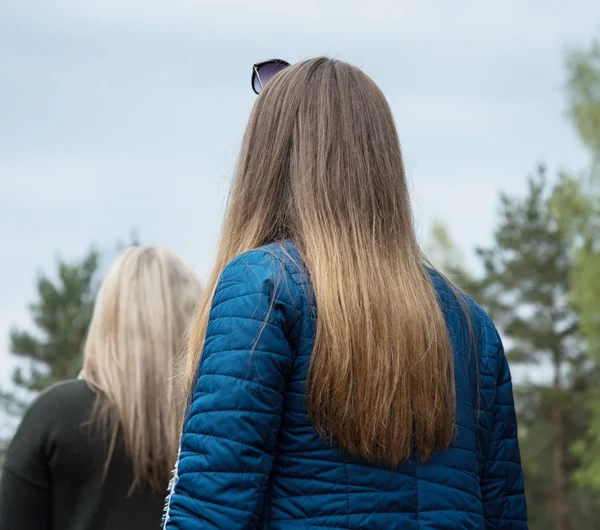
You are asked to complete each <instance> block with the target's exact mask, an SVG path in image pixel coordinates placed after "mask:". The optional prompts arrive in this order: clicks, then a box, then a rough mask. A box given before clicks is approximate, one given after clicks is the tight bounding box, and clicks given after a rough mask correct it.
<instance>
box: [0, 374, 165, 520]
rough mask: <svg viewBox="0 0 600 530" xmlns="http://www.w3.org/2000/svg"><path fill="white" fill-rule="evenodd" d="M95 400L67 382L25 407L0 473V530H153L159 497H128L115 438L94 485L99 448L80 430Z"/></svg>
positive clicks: (125, 464)
mask: <svg viewBox="0 0 600 530" xmlns="http://www.w3.org/2000/svg"><path fill="white" fill-rule="evenodd" d="M95 397H96V394H95V393H94V392H93V391H92V390H91V389H90V388H89V387H88V386H87V384H86V383H85V382H84V381H81V380H78V381H68V382H66V383H61V384H59V385H56V386H54V387H52V388H50V389H49V390H47V391H46V392H44V393H43V394H42V395H41V396H40V397H38V398H37V399H36V400H35V402H34V403H33V405H31V407H30V408H29V410H28V411H27V413H26V414H25V417H24V418H23V421H22V423H21V425H20V427H19V429H18V431H17V433H16V435H15V437H14V439H13V441H12V443H11V445H10V448H9V450H8V453H7V455H6V459H5V461H4V466H3V468H2V478H1V479H0V529H1V530H42V529H43V530H137V529H139V530H151V529H153V528H156V529H159V528H160V525H161V517H162V510H163V506H164V497H165V494H166V491H165V494H156V493H153V492H152V491H149V490H147V489H146V490H143V489H142V488H138V489H136V490H135V491H134V492H133V493H132V494H131V495H130V496H128V493H129V490H130V487H131V485H132V482H133V469H132V466H131V462H130V460H129V458H128V457H127V454H126V452H125V449H124V445H123V441H122V439H119V440H118V443H117V445H116V448H115V452H114V455H113V458H112V461H111V465H110V467H109V470H108V473H107V476H106V479H105V480H104V481H103V480H102V474H103V467H104V461H105V455H106V446H107V444H106V443H105V441H104V439H103V437H102V436H100V435H99V434H98V433H97V430H96V429H91V428H90V426H89V425H85V423H86V422H87V421H88V420H89V418H90V413H91V410H92V406H93V404H94V400H95ZM165 490H166V485H165Z"/></svg>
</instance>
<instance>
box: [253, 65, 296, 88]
mask: <svg viewBox="0 0 600 530" xmlns="http://www.w3.org/2000/svg"><path fill="white" fill-rule="evenodd" d="M288 66H290V63H288V62H287V61H284V60H282V59H269V60H268V61H263V62H262V63H256V64H255V65H254V66H253V67H252V90H254V92H255V93H256V94H259V93H260V91H261V90H262V89H263V88H264V86H265V85H266V84H267V83H268V82H269V80H270V79H271V78H272V77H273V76H274V75H275V74H278V73H279V72H281V71H282V70H284V69H285V68H287V67H288Z"/></svg>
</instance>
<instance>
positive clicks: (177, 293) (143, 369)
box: [0, 247, 200, 530]
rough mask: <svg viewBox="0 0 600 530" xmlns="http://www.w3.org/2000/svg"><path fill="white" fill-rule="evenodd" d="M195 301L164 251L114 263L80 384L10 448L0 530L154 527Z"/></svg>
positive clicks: (173, 440)
mask: <svg viewBox="0 0 600 530" xmlns="http://www.w3.org/2000/svg"><path fill="white" fill-rule="evenodd" d="M199 294H200V286H199V282H198V280H197V278H196V275H195V274H194V272H193V270H192V269H191V268H190V267H189V266H188V265H187V264H186V263H185V262H184V261H183V260H181V259H180V258H179V257H178V256H176V255H175V254H174V253H173V252H171V251H169V250H166V249H163V248H155V247H136V248H130V249H128V250H126V251H125V252H123V254H122V255H121V256H120V257H119V258H118V259H117V261H116V262H115V263H114V264H113V266H112V267H111V269H110V271H109V272H108V274H107V276H106V278H105V279H104V281H103V283H102V286H101V288H100V291H99V293H98V298H97V301H96V305H95V308H94V314H93V317H92V321H91V324H90V328H89V332H88V337H87V340H86V343H85V348H84V362H83V370H82V372H81V376H80V378H79V379H78V380H74V381H67V382H64V383H60V384H58V385H56V386H54V387H52V388H50V389H49V390H47V391H46V392H44V393H43V394H42V395H41V396H39V397H38V398H37V399H36V400H35V402H34V403H33V404H32V405H31V407H30V408H29V410H28V411H27V413H26V414H25V417H24V418H23V421H22V423H21V425H20V427H19V429H18V431H17V433H16V435H15V437H14V439H13V441H12V443H11V446H10V448H9V450H8V453H7V455H6V459H5V461H4V464H3V469H2V481H1V485H0V528H2V529H3V530H4V529H6V530H41V529H44V530H121V529H122V530H136V529H139V530H147V529H149V528H153V527H160V521H161V515H162V510H163V506H164V497H165V494H166V491H167V487H168V483H169V478H170V472H171V470H172V468H173V465H174V463H175V460H176V458H177V446H178V441H179V436H178V430H177V429H178V423H179V422H180V420H179V419H178V418H179V417H180V415H181V414H182V413H183V405H184V403H182V399H181V396H182V393H181V385H180V384H179V383H178V380H177V378H176V377H175V367H176V365H177V363H178V357H179V352H180V351H181V341H182V338H183V336H184V333H185V330H186V328H187V326H188V323H189V320H190V319H191V316H192V314H193V309H194V307H195V303H196V300H197V298H198V296H199ZM183 398H184V400H185V396H183Z"/></svg>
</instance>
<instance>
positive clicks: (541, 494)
mask: <svg viewBox="0 0 600 530" xmlns="http://www.w3.org/2000/svg"><path fill="white" fill-rule="evenodd" d="M592 209H593V206H592V202H591V201H590V199H589V196H588V195H586V193H585V192H584V179H583V178H582V177H579V176H574V175H569V174H560V175H558V178H557V179H556V180H555V182H554V183H553V184H552V185H550V183H549V180H548V178H547V175H546V171H545V169H544V168H543V167H540V168H538V171H537V173H536V174H535V175H534V176H533V177H532V178H530V179H529V181H528V188H527V192H526V194H525V196H524V197H511V196H508V195H506V194H502V195H501V197H500V208H499V219H498V224H497V226H496V230H495V232H494V238H493V242H492V244H491V245H490V246H488V247H486V248H481V249H478V251H477V255H478V256H479V258H480V260H481V263H482V265H483V271H484V272H483V275H482V276H481V277H479V278H477V277H474V275H473V274H470V273H469V272H468V271H467V270H465V267H464V265H463V262H462V257H461V253H460V252H459V251H458V250H457V249H456V247H455V245H454V244H453V243H452V240H451V238H450V236H449V234H448V232H447V231H446V230H445V228H444V226H443V225H442V224H441V223H438V224H437V225H436V226H435V227H434V230H433V233H432V241H433V244H432V245H431V249H430V250H429V251H428V254H429V255H430V256H433V257H434V259H433V261H434V262H435V263H436V264H437V265H438V266H440V267H441V268H442V270H444V271H445V272H447V273H448V275H449V276H450V277H451V278H453V279H454V278H460V279H462V283H460V282H459V284H460V285H469V286H470V293H471V294H472V295H473V296H474V298H475V299H476V300H477V301H478V302H480V303H481V304H482V305H483V306H484V307H485V308H486V310H487V311H488V312H489V313H490V315H491V316H492V318H493V319H494V320H495V322H496V324H497V325H498V326H499V327H500V329H501V331H502V332H503V336H504V338H505V346H506V351H507V356H508V358H509V359H510V361H511V363H512V364H513V365H514V364H515V363H521V364H522V367H521V368H520V370H516V371H515V372H516V373H517V374H520V377H519V376H517V377H516V378H515V398H516V403H517V413H518V415H519V427H520V431H519V437H520V444H521V452H522V461H523V469H524V473H525V480H526V490H527V491H526V493H527V500H528V506H529V514H530V528H531V529H532V530H546V529H548V528H553V527H556V528H560V526H558V525H557V521H558V520H559V519H560V518H561V517H562V519H563V523H566V524H565V525H564V526H562V527H563V528H564V527H567V528H581V529H582V530H584V529H588V528H589V529H591V528H596V526H597V520H598V518H599V517H600V496H599V495H598V494H597V493H596V492H595V491H594V490H593V489H592V488H590V487H589V486H588V485H587V484H585V483H583V482H581V481H580V480H578V479H579V477H580V476H581V475H582V474H583V473H585V472H587V466H588V463H587V461H586V458H585V455H587V454H591V452H590V451H589V450H588V448H587V446H585V444H584V448H585V451H583V452H582V450H581V445H582V443H583V442H582V440H585V439H586V433H587V431H588V429H589V427H590V422H592V421H593V418H594V415H593V414H592V412H593V410H591V409H590V408H587V407H585V406H583V404H584V403H586V402H588V401H590V399H591V396H592V395H593V394H594V393H595V388H597V387H600V376H599V374H598V370H597V363H596V362H595V360H594V359H593V358H590V357H589V349H588V348H589V341H588V340H586V339H584V338H582V336H581V332H580V329H581V326H583V322H584V320H585V319H584V317H583V316H582V312H581V307H580V304H579V303H578V298H577V297H575V296H574V295H573V292H574V286H575V285H579V283H578V274H579V269H578V268H579V266H580V260H579V256H580V253H581V252H582V249H583V248H585V246H586V242H587V241H588V228H589V216H590V214H591V211H592ZM588 288H589V284H588ZM529 373H535V374H536V375H537V376H538V377H537V378H536V382H535V383H534V382H530V381H528V380H527V379H528V378H527V377H523V376H524V375H525V376H526V374H529ZM540 373H541V374H545V375H544V376H542V377H539V374H540ZM599 397H600V396H599ZM592 401H594V400H592ZM594 402H596V403H600V401H598V400H595V401H594ZM599 412H600V411H599ZM599 417H600V415H599ZM598 434H599V439H600V424H599V426H598ZM571 447H576V448H577V447H579V449H580V451H579V452H576V451H571V450H570V448H571ZM596 449H597V450H596V453H595V454H599V452H600V451H599V450H600V447H597V448H596ZM596 476H600V473H598V474H597V475H596ZM557 505H562V506H561V510H557V509H556V508H557ZM561 513H562V514H566V515H562V516H561V515H560V514H561Z"/></svg>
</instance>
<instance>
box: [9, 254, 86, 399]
mask: <svg viewBox="0 0 600 530" xmlns="http://www.w3.org/2000/svg"><path fill="white" fill-rule="evenodd" d="M97 270H98V253H97V252H95V251H91V252H89V253H88V255H87V256H86V257H85V258H84V259H83V260H81V261H80V262H78V263H74V264H68V263H65V262H62V261H60V262H59V263H58V274H57V279H56V280H54V281H53V280H52V279H51V278H49V277H48V276H45V275H41V276H40V277H39V278H38V280H37V295H38V300H37V301H36V302H34V303H32V304H31V305H30V306H29V307H30V311H31V315H32V317H33V321H34V324H35V326H36V328H37V329H36V331H35V332H33V333H32V332H29V331H24V330H20V329H13V330H11V333H10V348H11V353H12V354H14V355H16V356H18V357H20V358H22V359H25V360H28V361H29V363H28V364H29V366H28V369H27V370H25V369H24V368H23V367H18V368H17V369H16V370H15V373H14V375H13V382H14V384H15V385H16V386H17V387H18V388H21V389H25V390H26V391H28V392H36V393H37V392H39V391H41V390H43V389H45V388H46V387H48V386H49V385H51V384H53V383H55V382H57V381H61V380H64V379H69V378H73V377H77V374H78V373H79V370H80V369H81V362H82V359H81V352H82V348H83V342H84V340H85V336H86V333H87V330H88V326H89V323H90V320H91V318H92V311H93V309H94V299H95V294H96V281H95V280H96V272H97Z"/></svg>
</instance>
